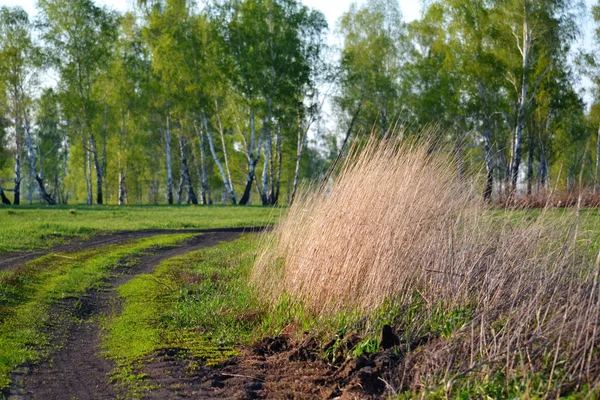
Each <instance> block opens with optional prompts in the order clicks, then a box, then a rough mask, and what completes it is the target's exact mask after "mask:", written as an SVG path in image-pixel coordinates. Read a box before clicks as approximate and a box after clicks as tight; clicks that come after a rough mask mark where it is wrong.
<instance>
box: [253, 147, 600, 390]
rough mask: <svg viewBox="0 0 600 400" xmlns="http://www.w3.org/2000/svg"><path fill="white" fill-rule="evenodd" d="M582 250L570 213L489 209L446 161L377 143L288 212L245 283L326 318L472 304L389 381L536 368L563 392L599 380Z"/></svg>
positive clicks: (426, 382)
mask: <svg viewBox="0 0 600 400" xmlns="http://www.w3.org/2000/svg"><path fill="white" fill-rule="evenodd" d="M573 215H574V214H573ZM588 244H589V243H588V242H586V241H585V240H584V239H583V238H582V235H581V232H580V228H579V227H578V224H577V221H576V218H571V217H569V216H558V215H557V213H556V212H552V213H551V212H542V213H541V214H540V215H539V216H537V217H535V218H534V219H533V220H532V221H529V220H528V218H523V216H522V215H521V216H519V215H516V216H515V215H513V214H510V213H506V214H504V213H499V212H494V211H492V210H489V209H488V208H487V206H486V205H485V204H484V203H482V202H481V201H480V200H479V199H478V196H476V195H474V193H473V192H472V191H471V190H470V189H469V188H468V187H467V185H464V184H463V185H462V186H461V184H460V183H459V182H458V181H457V174H456V166H455V165H454V163H453V161H452V159H451V158H450V157H445V156H440V155H439V154H436V153H430V152H428V148H427V147H426V146H422V145H421V146H419V145H415V144H414V143H401V142H399V141H396V140H391V139H388V140H386V141H379V140H376V139H371V140H369V141H368V143H367V144H366V145H365V146H364V147H363V148H361V149H360V150H359V149H358V148H355V149H353V151H352V153H351V155H350V157H349V158H348V161H347V162H346V163H345V165H344V167H343V168H342V170H341V172H340V174H339V176H338V177H337V178H336V180H335V182H334V183H333V185H332V186H331V187H330V188H329V190H328V191H327V192H326V193H321V192H318V191H313V192H311V193H308V194H306V195H305V196H304V197H303V198H301V199H299V200H298V201H297V202H296V203H295V204H294V205H293V206H292V207H291V208H290V210H289V213H288V215H287V216H286V217H285V218H284V219H283V220H282V221H281V223H280V224H279V225H278V226H277V227H276V228H275V230H274V232H273V233H272V234H270V235H269V236H267V237H266V239H265V243H264V247H263V249H264V251H263V252H262V253H261V254H260V256H259V257H258V259H257V261H256V264H255V268H254V272H253V280H254V282H255V283H256V284H257V285H258V286H259V288H260V290H261V291H262V292H263V293H265V295H266V296H268V297H269V298H270V299H271V300H272V301H276V300H277V299H278V298H280V297H281V296H282V295H284V294H285V295H289V296H290V297H291V298H292V299H295V300H297V301H299V302H301V303H302V304H304V305H305V306H307V307H308V308H309V309H310V310H311V311H312V312H314V313H315V314H320V315H331V314H332V313H335V312H337V311H342V310H348V309H353V308H358V309H361V310H363V311H365V312H368V311H370V310H373V309H375V308H377V307H378V306H380V305H382V304H384V302H386V301H391V302H392V303H393V304H395V306H397V307H399V309H402V307H403V306H406V307H408V306H409V305H410V304H414V302H415V299H416V298H418V301H419V302H422V304H423V305H422V307H421V308H420V311H419V312H420V315H418V316H416V317H415V318H420V319H426V318H428V316H429V315H431V314H432V313H433V310H439V309H440V307H441V308H442V309H445V310H448V311H449V312H451V311H452V310H456V309H460V310H468V315H467V317H465V318H464V321H462V322H461V323H460V324H458V325H457V326H456V327H454V328H453V330H452V332H451V334H445V335H439V334H435V333H428V335H430V336H431V337H430V338H429V339H428V340H427V343H428V344H427V345H424V346H421V348H420V349H418V350H417V351H416V352H414V353H413V354H412V355H411V356H410V357H407V358H406V361H405V364H404V372H403V374H402V377H401V378H400V377H399V376H396V379H393V378H390V382H392V383H393V384H394V385H396V389H397V390H400V389H402V388H406V387H411V388H413V389H423V388H424V387H431V386H435V385H436V384H439V383H440V382H445V384H446V385H447V387H449V388H451V387H452V384H453V383H455V382H456V381H457V380H459V378H464V377H466V376H473V375H474V374H475V375H476V376H479V377H481V376H488V377H490V376H495V374H500V375H499V376H502V377H503V378H502V379H503V382H505V383H508V382H509V381H510V380H511V379H512V378H515V377H516V378H518V379H521V380H522V381H523V382H525V381H527V382H530V381H532V380H533V379H534V378H533V377H540V376H541V377H543V379H541V380H540V379H537V378H535V379H537V381H536V382H538V383H537V385H538V387H537V390H541V391H542V392H543V393H552V394H559V393H562V392H564V391H568V390H573V389H576V388H581V387H582V386H581V385H583V384H588V385H590V387H592V386H594V385H596V384H597V383H598V382H600V380H599V379H598V377H599V376H600V359H599V357H598V352H597V351H596V350H595V349H596V348H597V346H598V345H600V321H599V318H600V296H599V287H598V284H599V282H598V280H599V276H598V268H599V267H600V266H599V265H598V264H597V262H596V260H595V257H590V254H589V253H590V252H589V251H586V245H588ZM592 258H594V259H592ZM401 318H402V316H399V319H401ZM406 325H407V326H409V325H410V324H406ZM397 326H402V324H401V323H399V324H398V325H397ZM419 329H420V328H419V327H418V326H416V327H415V326H412V327H411V328H410V330H411V332H403V333H402V336H403V337H405V338H407V339H406V340H410V338H411V336H412V337H416V336H419V335H422V334H423V332H422V331H421V332H419ZM420 340H421V341H422V338H421V339H420ZM480 373H484V375H479V374H480ZM540 382H541V383H540ZM527 385H528V384H527ZM527 385H526V386H527ZM540 385H541V386H540ZM527 390H529V389H527Z"/></svg>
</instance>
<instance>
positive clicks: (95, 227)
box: [0, 205, 282, 254]
mask: <svg viewBox="0 0 600 400" xmlns="http://www.w3.org/2000/svg"><path fill="white" fill-rule="evenodd" d="M281 211H282V209H278V208H265V207H233V206H84V205H74V206H53V207H48V206H18V207H16V206H13V207H6V206H3V207H0V226H1V227H2V228H1V229H0V254H2V253H4V252H7V251H16V250H23V249H30V248H38V247H48V246H51V245H53V244H56V243H64V242H65V241H68V240H70V239H73V238H85V237H89V236H91V235H93V234H98V233H101V232H111V231H113V232H114V231H129V230H140V229H211V228H225V227H228V228H234V227H250V226H264V225H271V224H273V223H274V222H275V221H276V220H277V219H278V217H279V215H280V214H281Z"/></svg>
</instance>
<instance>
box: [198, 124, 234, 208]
mask: <svg viewBox="0 0 600 400" xmlns="http://www.w3.org/2000/svg"><path fill="white" fill-rule="evenodd" d="M202 122H203V123H204V130H205V132H206V138H207V139H208V147H209V148H210V152H211V154H212V156H213V159H214V160H215V163H216V164H217V167H218V168H219V172H221V179H222V180H223V185H225V189H226V190H227V193H229V198H230V199H231V203H232V204H236V203H237V201H236V198H235V192H234V191H233V188H232V187H231V186H229V182H228V181H227V176H226V175H225V170H224V169H223V164H221V160H220V159H219V156H217V152H216V151H215V145H214V143H213V139H212V135H211V133H210V129H209V127H208V119H207V118H206V115H203V116H202Z"/></svg>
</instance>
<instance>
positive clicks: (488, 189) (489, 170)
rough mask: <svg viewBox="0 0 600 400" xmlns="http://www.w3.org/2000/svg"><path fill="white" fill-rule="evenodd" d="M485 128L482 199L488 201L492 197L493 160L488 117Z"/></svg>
mask: <svg viewBox="0 0 600 400" xmlns="http://www.w3.org/2000/svg"><path fill="white" fill-rule="evenodd" d="M486 125H487V126H486V128H485V133H484V139H485V145H484V146H485V148H484V150H485V168H486V180H485V189H484V191H483V199H484V200H486V201H489V200H490V199H491V198H492V189H493V187H494V160H493V158H492V127H491V126H490V123H489V119H488V120H487V122H486Z"/></svg>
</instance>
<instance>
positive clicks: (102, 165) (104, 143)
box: [100, 104, 108, 203]
mask: <svg viewBox="0 0 600 400" xmlns="http://www.w3.org/2000/svg"><path fill="white" fill-rule="evenodd" d="M107 128H108V106H107V105H106V104H105V105H104V129H103V130H102V158H101V162H100V167H101V169H102V172H103V173H106V137H107V133H108V129H107ZM103 177H104V176H103ZM104 197H105V199H106V203H108V179H104Z"/></svg>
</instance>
